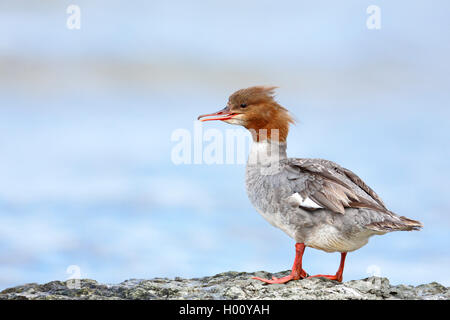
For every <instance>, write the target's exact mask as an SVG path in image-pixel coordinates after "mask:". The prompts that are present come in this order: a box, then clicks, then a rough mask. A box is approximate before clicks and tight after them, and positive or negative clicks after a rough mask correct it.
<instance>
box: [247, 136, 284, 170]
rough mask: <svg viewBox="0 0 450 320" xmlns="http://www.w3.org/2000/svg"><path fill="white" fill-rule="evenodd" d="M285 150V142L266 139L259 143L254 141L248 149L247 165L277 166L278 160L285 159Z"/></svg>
mask: <svg viewBox="0 0 450 320" xmlns="http://www.w3.org/2000/svg"><path fill="white" fill-rule="evenodd" d="M286 148H287V146H286V143H285V142H276V141H272V140H268V139H266V140H264V141H261V142H256V141H254V142H253V144H252V146H251V149H250V155H249V157H248V165H250V166H252V165H254V166H270V165H272V164H278V163H279V162H280V160H282V159H286V158H287V155H286Z"/></svg>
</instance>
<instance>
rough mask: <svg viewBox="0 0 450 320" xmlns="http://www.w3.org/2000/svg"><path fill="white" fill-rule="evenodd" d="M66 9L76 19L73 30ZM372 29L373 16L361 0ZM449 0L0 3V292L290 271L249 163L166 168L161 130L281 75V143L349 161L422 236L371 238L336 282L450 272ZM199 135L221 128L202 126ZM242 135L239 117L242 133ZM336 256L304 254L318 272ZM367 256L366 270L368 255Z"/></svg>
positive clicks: (186, 124) (416, 278)
mask: <svg viewBox="0 0 450 320" xmlns="http://www.w3.org/2000/svg"><path fill="white" fill-rule="evenodd" d="M69 4H76V5H79V6H80V8H81V29H80V30H69V29H67V28H66V19H67V17H68V16H69V15H68V14H67V13H66V9H67V7H68V5H69ZM372 4H375V5H378V6H380V8H381V29H380V30H369V29H367V27H366V19H367V17H368V15H367V13H366V8H367V7H368V6H369V5H372ZM449 9H450V3H449V2H448V1H433V2H430V1H425V0H421V1H414V2H412V1H406V0H405V1H387V0H384V1H381V0H371V1H364V0H358V1H357V0H354V1H351V0H348V1H339V2H338V1H331V0H330V1H293V0H292V1H277V2H275V1H264V0H258V1H245V2H243V1H237V0H228V1H215V2H213V1H206V0H205V1H194V2H192V1H189V2H187V1H170V2H169V1H144V0H141V1H133V2H130V1H124V0H122V1H112V0H108V1H106V0H104V1H102V0H97V1H87V0H72V1H35V0H27V1H22V0H10V1H0V70H1V72H0V288H5V287H8V286H13V285H19V284H23V283H26V282H39V283H42V282H47V281H51V280H55V279H59V280H65V279H67V278H68V277H69V275H68V274H67V273H66V269H67V267H68V266H69V265H77V266H79V267H80V269H81V276H82V277H83V278H93V279H96V280H98V281H101V282H106V283H116V282H120V281H123V280H125V279H129V278H153V277H175V276H182V277H197V276H205V275H212V274H215V273H219V272H223V271H228V270H237V271H256V270H267V271H271V272H276V271H281V270H287V269H290V268H291V265H292V262H293V258H294V242H293V240H291V239H290V238H288V237H287V236H286V235H285V234H284V233H283V232H282V231H280V230H278V229H275V228H273V227H272V226H270V225H269V224H268V223H267V222H266V221H264V220H263V218H262V217H260V216H259V215H258V214H257V213H256V211H255V210H254V209H253V208H252V206H251V205H250V203H249V201H248V200H247V196H246V194H245V187H244V165H238V164H236V165H206V164H203V165H178V166H176V165H174V164H173V163H172V161H171V150H172V148H173V147H174V145H175V143H174V142H172V141H171V140H170V137H171V134H172V132H173V131H174V130H176V129H178V128H184V129H187V130H193V126H194V120H195V119H196V117H197V116H198V115H199V114H202V113H208V112H213V111H216V110H218V109H219V108H221V107H223V106H224V105H225V103H226V101H227V99H228V96H229V94H231V93H232V92H233V91H235V90H236V89H239V88H242V87H247V86H252V85H278V86H279V87H280V88H279V89H278V93H277V97H278V101H279V102H280V104H282V105H284V106H285V107H287V108H288V109H289V110H290V111H291V112H292V113H293V114H294V115H295V116H296V118H297V119H298V124H297V125H296V127H294V128H292V130H291V134H290V136H289V139H288V143H289V149H288V153H289V155H290V156H295V157H322V158H326V159H330V160H333V161H336V162H338V163H340V164H341V165H343V166H345V167H347V168H350V169H352V170H353V171H354V172H356V173H357V174H359V175H360V176H361V177H362V178H363V179H364V180H365V181H366V182H367V183H368V184H369V185H370V186H371V187H373V188H374V189H375V190H376V191H377V193H378V194H379V195H380V196H381V197H382V198H383V199H384V201H385V203H386V204H387V205H388V207H389V208H390V209H391V210H393V211H394V212H397V213H399V214H401V215H406V216H408V217H410V218H413V219H419V220H421V221H422V222H423V223H424V225H425V228H424V229H423V231H421V232H411V233H407V232H399V233H393V234H388V235H385V236H382V237H374V238H372V239H371V240H370V242H369V244H368V245H367V246H365V247H363V248H362V249H361V250H359V251H357V252H355V253H351V254H350V255H349V256H348V258H347V264H346V270H345V273H344V280H350V279H358V278H363V277H367V276H369V275H371V274H370V273H371V272H372V271H373V270H378V271H377V272H378V273H379V274H381V276H386V277H389V279H390V280H391V282H392V283H394V284H398V283H406V284H420V283H425V282H430V281H438V282H441V283H442V284H444V285H447V286H448V285H450V274H449V273H448V270H449V269H450V255H449V253H450V249H449V244H450V243H449V239H450V236H449V226H450V215H449V211H450V197H449V196H450V194H449V191H450V187H449V186H450V183H449V181H450V167H449V156H450V151H449V150H450V143H449V136H450V120H449V119H450V110H449V99H450V90H449V89H450V88H449V87H450V62H449V61H450V59H449V57H450V41H449V40H450V37H449V30H450V19H449V18H448V12H449ZM204 128H218V129H220V130H222V131H225V129H227V128H230V127H229V126H228V125H226V124H223V123H207V124H205V125H204ZM233 129H235V127H233ZM338 264H339V255H338V254H337V253H334V254H327V253H324V252H321V251H317V250H313V249H308V250H307V251H306V254H305V258H304V266H305V269H306V270H307V271H308V272H309V273H314V274H315V273H334V272H335V271H336V269H337V267H338ZM374 266H375V267H374Z"/></svg>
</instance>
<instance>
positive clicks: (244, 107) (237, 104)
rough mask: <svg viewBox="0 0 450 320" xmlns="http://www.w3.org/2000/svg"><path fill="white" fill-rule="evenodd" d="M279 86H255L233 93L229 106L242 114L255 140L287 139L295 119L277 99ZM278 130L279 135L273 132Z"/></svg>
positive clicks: (241, 117)
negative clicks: (275, 95) (276, 91)
mask: <svg viewBox="0 0 450 320" xmlns="http://www.w3.org/2000/svg"><path fill="white" fill-rule="evenodd" d="M276 88H277V87H266V86H255V87H250V88H246V89H241V90H238V91H236V92H235V93H233V94H232V95H231V96H230V98H229V100H228V105H227V108H229V110H230V111H231V112H232V113H238V114H240V117H239V119H241V120H242V123H241V124H242V125H243V126H244V127H245V128H247V129H248V130H250V132H251V133H252V135H253V139H254V140H255V141H261V140H264V139H266V138H267V139H277V138H278V139H279V141H281V142H284V141H286V138H287V135H288V132H289V125H290V124H291V123H294V119H293V118H292V117H291V115H290V114H289V112H288V110H286V109H285V108H283V107H282V106H281V105H279V104H278V103H277V102H276V101H275V99H274V94H275V91H274V90H275V89H276ZM273 130H278V137H276V136H275V134H273V133H274V132H276V131H273Z"/></svg>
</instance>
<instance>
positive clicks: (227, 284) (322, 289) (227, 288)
mask: <svg viewBox="0 0 450 320" xmlns="http://www.w3.org/2000/svg"><path fill="white" fill-rule="evenodd" d="M287 273H289V272H288V271H286V272H280V273H276V274H274V275H275V276H277V277H280V276H283V275H286V274H287ZM253 276H259V277H266V278H268V277H271V276H272V274H270V273H268V272H264V271H259V272H255V273H246V272H233V271H229V272H224V273H220V274H216V275H214V276H209V277H203V278H193V279H183V278H179V277H176V278H175V279H168V278H155V279H151V280H142V279H131V280H127V281H124V282H122V283H119V284H112V285H107V284H100V283H98V282H97V281H95V280H89V279H83V280H80V286H79V288H77V289H71V288H70V287H71V286H70V285H68V282H61V281H52V282H49V283H46V284H42V285H39V284H36V283H32V284H25V285H21V286H17V287H14V288H9V289H5V290H3V291H1V292H0V300H7V299H26V300H49V299H51V300H94V299H95V300H104V299H111V300H117V299H120V300H122V299H125V300H129V299H133V300H135V299H139V300H153V299H192V300H197V299H202V300H210V299H217V300H236V299H239V300H246V299H252V300H259V299H261V300H267V299H277V300H279V299H282V300H312V299H314V300H317V299H320V300H324V299H327V300H328V299H333V300H369V299H370V300H371V299H377V300H380V299H440V300H448V299H449V298H450V293H449V288H448V287H445V286H443V285H441V284H439V283H436V282H432V283H429V284H422V285H419V286H411V285H395V286H394V285H391V284H390V283H389V280H388V279H387V278H380V277H369V278H366V279H361V280H351V281H347V282H343V283H339V282H336V281H332V280H327V279H323V278H311V279H304V280H299V281H291V282H288V283H287V284H274V285H266V284H263V283H261V282H260V281H257V280H253V279H251V277H253Z"/></svg>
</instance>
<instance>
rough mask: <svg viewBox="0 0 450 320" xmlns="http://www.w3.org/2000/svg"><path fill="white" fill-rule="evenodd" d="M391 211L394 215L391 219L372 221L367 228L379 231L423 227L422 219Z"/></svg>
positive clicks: (407, 229)
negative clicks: (399, 214) (398, 214)
mask: <svg viewBox="0 0 450 320" xmlns="http://www.w3.org/2000/svg"><path fill="white" fill-rule="evenodd" d="M389 213H390V215H392V216H391V219H385V220H383V221H377V222H372V223H370V224H368V225H366V228H368V229H370V230H373V231H378V232H391V231H418V230H420V229H421V228H423V224H422V223H421V222H420V221H417V220H413V219H409V218H407V217H403V216H397V215H396V214H395V213H393V212H389Z"/></svg>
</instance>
